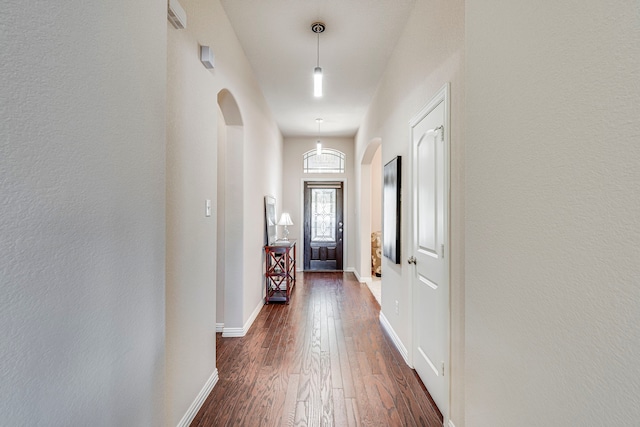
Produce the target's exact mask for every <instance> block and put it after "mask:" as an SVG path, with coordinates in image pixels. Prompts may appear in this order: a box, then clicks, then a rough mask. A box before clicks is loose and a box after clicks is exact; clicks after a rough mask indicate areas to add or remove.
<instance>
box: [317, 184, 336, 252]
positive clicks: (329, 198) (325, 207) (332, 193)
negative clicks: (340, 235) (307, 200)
mask: <svg viewBox="0 0 640 427" xmlns="http://www.w3.org/2000/svg"><path fill="white" fill-rule="evenodd" d="M335 240H336V189H335V188H313V189H311V241H312V242H332V241H335Z"/></svg>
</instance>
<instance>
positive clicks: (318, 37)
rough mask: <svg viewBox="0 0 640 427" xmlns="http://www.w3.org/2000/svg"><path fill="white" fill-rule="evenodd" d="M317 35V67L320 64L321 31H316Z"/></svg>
mask: <svg viewBox="0 0 640 427" xmlns="http://www.w3.org/2000/svg"><path fill="white" fill-rule="evenodd" d="M316 35H317V40H318V48H317V49H316V52H317V61H316V67H319V66H320V33H319V32H318V33H316Z"/></svg>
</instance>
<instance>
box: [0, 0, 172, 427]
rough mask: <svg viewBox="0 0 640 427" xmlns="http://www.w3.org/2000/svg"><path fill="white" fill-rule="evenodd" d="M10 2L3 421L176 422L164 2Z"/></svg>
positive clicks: (1, 254)
mask: <svg viewBox="0 0 640 427" xmlns="http://www.w3.org/2000/svg"><path fill="white" fill-rule="evenodd" d="M0 13H1V19H0V21H1V22H2V24H0V32H1V34H2V35H1V36H0V43H1V44H2V49H0V76H2V77H1V79H2V82H1V84H0V99H1V100H2V101H1V107H0V204H1V208H0V236H1V238H0V325H1V326H0V378H2V380H1V381H0V419H2V422H1V423H2V424H3V425H7V426H26V425H30V426H35V425H47V426H70V425H73V426H80V425H93V426H114V425H122V426H124V425H130V426H143V425H148V426H150V425H156V426H157V425H162V423H163V405H162V394H163V363H164V310H163V308H164V248H165V240H164V218H165V216H164V206H165V195H164V156H165V127H164V120H165V77H166V75H165V69H166V54H165V44H166V24H165V22H166V18H165V17H166V9H165V5H164V4H163V3H159V2H153V1H146V0H143V1H136V2H129V1H120V0H115V1H110V2H80V1H71V2H37V4H30V5H28V6H27V5H25V4H23V3H20V2H4V3H3V5H2V12H0ZM143 23H144V25H143Z"/></svg>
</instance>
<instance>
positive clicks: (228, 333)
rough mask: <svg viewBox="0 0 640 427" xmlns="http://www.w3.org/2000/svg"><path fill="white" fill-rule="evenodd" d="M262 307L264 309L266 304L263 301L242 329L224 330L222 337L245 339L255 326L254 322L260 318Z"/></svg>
mask: <svg viewBox="0 0 640 427" xmlns="http://www.w3.org/2000/svg"><path fill="white" fill-rule="evenodd" d="M262 307H264V303H263V302H262V300H261V301H260V302H259V303H258V305H257V306H256V308H255V309H254V310H253V313H251V316H249V319H248V320H247V321H246V322H245V324H244V326H243V327H242V328H222V336H223V337H225V338H228V337H243V336H245V335H247V332H249V328H251V325H253V322H255V320H256V318H257V317H258V314H260V310H262ZM216 331H217V329H216Z"/></svg>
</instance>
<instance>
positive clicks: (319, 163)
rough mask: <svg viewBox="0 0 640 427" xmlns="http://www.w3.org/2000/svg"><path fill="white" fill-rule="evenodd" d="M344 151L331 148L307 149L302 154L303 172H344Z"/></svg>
mask: <svg viewBox="0 0 640 427" xmlns="http://www.w3.org/2000/svg"><path fill="white" fill-rule="evenodd" d="M344 158H345V156H344V153H342V152H340V151H338V150H333V149H331V148H323V149H322V153H321V154H320V155H318V152H317V151H316V150H311V151H307V152H306V153H304V155H303V156H302V161H303V170H304V173H344Z"/></svg>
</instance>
